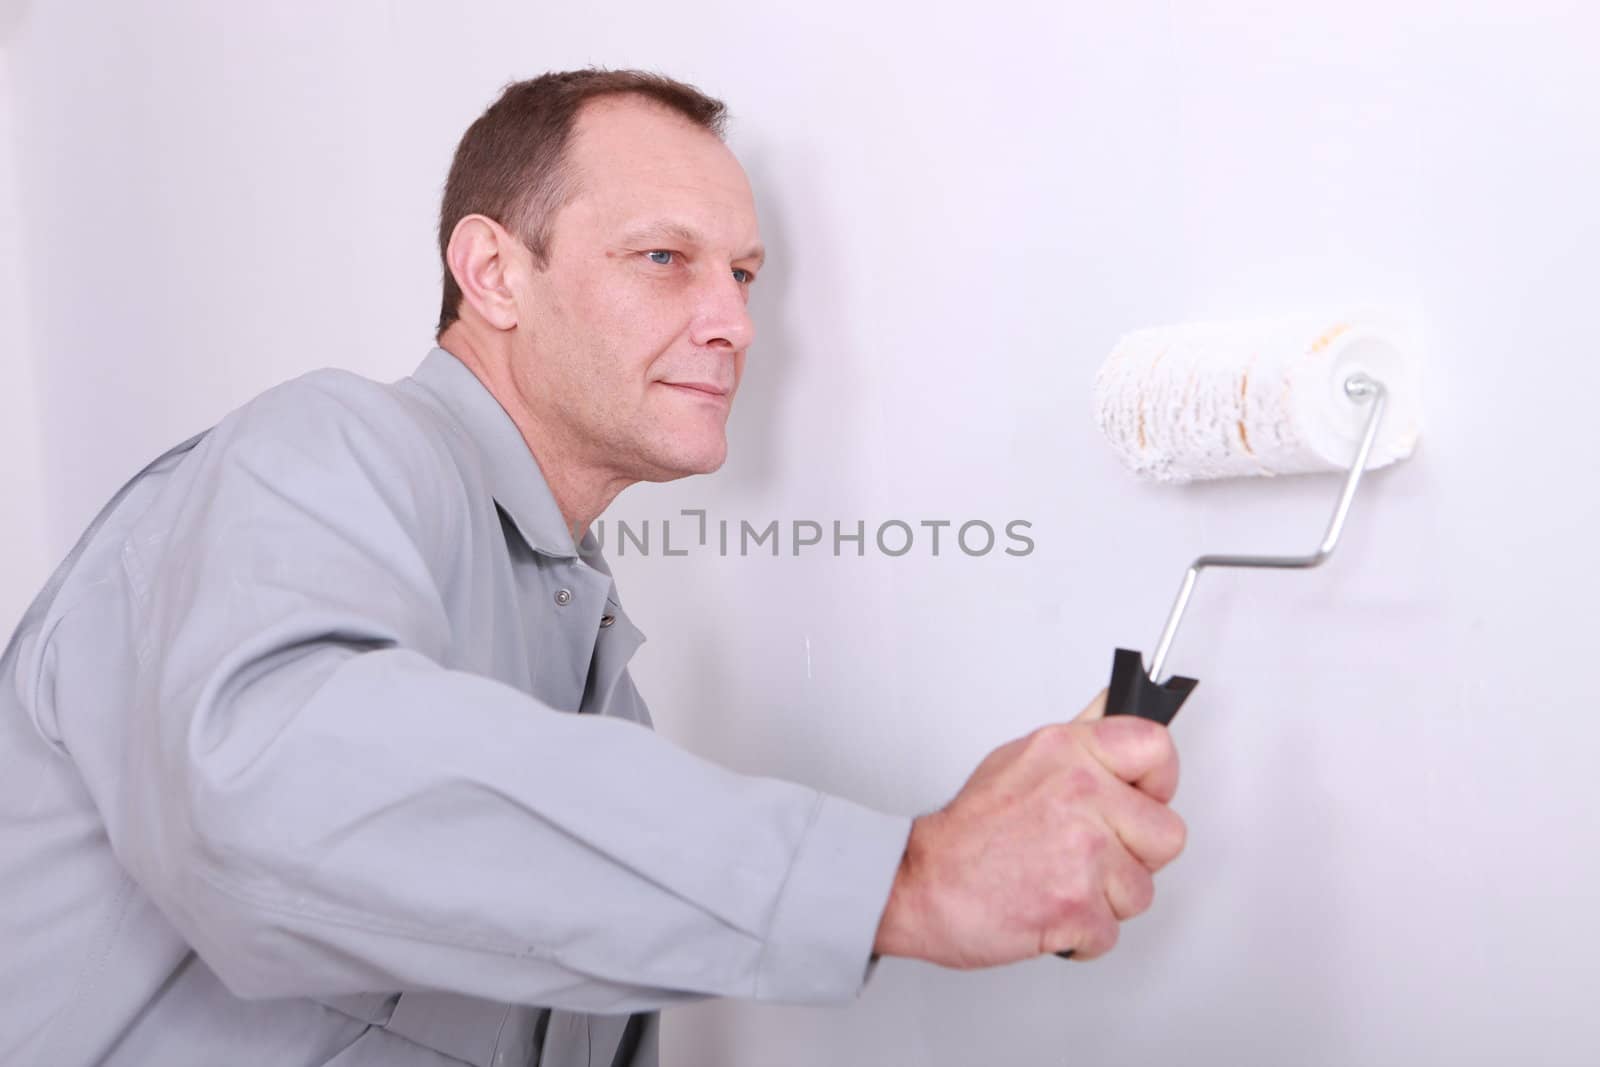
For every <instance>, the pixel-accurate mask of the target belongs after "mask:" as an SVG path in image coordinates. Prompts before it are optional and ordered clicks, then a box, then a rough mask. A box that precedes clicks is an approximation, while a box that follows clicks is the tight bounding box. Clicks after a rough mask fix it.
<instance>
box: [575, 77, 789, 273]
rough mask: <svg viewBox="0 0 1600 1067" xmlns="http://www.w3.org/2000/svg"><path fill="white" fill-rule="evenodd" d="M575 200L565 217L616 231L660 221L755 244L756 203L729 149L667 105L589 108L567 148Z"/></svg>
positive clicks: (633, 101) (600, 103) (629, 99)
mask: <svg viewBox="0 0 1600 1067" xmlns="http://www.w3.org/2000/svg"><path fill="white" fill-rule="evenodd" d="M567 164H568V166H569V167H571V168H572V172H573V173H572V176H573V178H574V179H576V183H577V195H576V196H575V197H574V198H573V200H572V202H571V203H570V205H569V209H570V210H569V211H568V212H566V214H569V215H571V216H573V219H572V221H574V222H577V223H578V224H579V225H581V226H584V227H586V228H590V229H598V230H607V231H615V230H621V229H627V228H632V227H636V226H638V225H640V224H643V223H650V222H653V221H656V220H657V219H660V218H674V219H678V220H680V221H682V222H685V223H687V224H689V225H691V226H693V227H695V228H696V229H698V230H699V231H700V232H701V233H704V234H706V235H707V236H708V237H709V238H710V239H712V240H715V241H718V242H727V243H728V244H730V245H731V244H736V243H745V242H750V241H753V240H755V239H756V238H757V236H758V235H757V225H756V211H755V198H754V195H753V194H752V192H751V190H750V181H749V179H748V178H747V177H746V176H745V173H744V168H743V167H741V166H740V165H739V161H738V160H737V159H736V158H735V157H734V155H733V152H732V151H731V150H729V148H728V146H727V145H725V144H723V143H722V141H721V140H720V139H718V138H717V136H716V135H715V134H713V133H711V132H710V131H708V130H703V129H701V128H700V127H698V126H696V125H695V124H694V123H692V122H690V121H689V120H688V119H686V118H684V117H682V116H681V115H678V114H676V113H674V112H672V111H671V110H669V109H667V108H666V107H665V106H663V105H660V104H656V103H655V102H653V101H649V100H645V99H642V98H639V97H633V96H618V97H602V98H600V99H598V100H591V101H589V102H587V103H586V104H584V106H583V108H582V110H581V111H580V112H579V113H578V117H577V120H576V122H575V123H574V125H573V131H572V138H571V140H570V141H569V142H568V145H567Z"/></svg>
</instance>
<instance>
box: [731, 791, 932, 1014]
mask: <svg viewBox="0 0 1600 1067" xmlns="http://www.w3.org/2000/svg"><path fill="white" fill-rule="evenodd" d="M910 836H911V817H910V816H906V815H887V814H885V813H883V812H881V811H874V810H873V809H871V808H867V807H863V806H862V805H860V804H856V803H854V802H852V801H849V800H845V799H844V798H842V797H836V796H829V795H828V794H825V793H824V794H821V795H820V797H819V799H818V802H817V808H816V814H815V816H814V817H813V818H812V820H811V827H810V829H808V830H807V831H806V835H805V837H804V838H802V839H801V842H800V848H799V850H798V852H796V854H795V857H794V864H793V866H792V867H790V869H789V877H788V879H787V880H786V881H785V882H784V886H783V890H782V892H781V893H780V894H779V896H778V903H777V907H776V908H775V909H774V912H773V916H772V924H771V927H770V928H769V929H768V931H767V942H766V945H765V947H764V949H763V951H762V955H761V965H760V967H759V969H758V971H757V973H756V988H755V996H756V998H757V999H760V1000H783V1001H801V1002H826V1001H844V1000H849V999H850V998H852V997H854V996H855V995H856V994H858V993H859V992H860V991H861V987H862V986H863V985H864V984H866V980H867V976H868V974H870V973H871V970H872V969H873V967H872V965H871V964H870V963H869V960H868V957H870V956H871V954H872V945H873V941H874V940H875V939H876V938H877V934H878V924H879V922H880V921H882V919H883V909H884V907H885V906H886V905H887V904H888V902H889V890H890V889H891V888H892V887H893V886H894V876H895V872H896V871H898V870H899V869H900V859H901V857H902V856H903V855H905V850H906V839H907V838H909V837H910Z"/></svg>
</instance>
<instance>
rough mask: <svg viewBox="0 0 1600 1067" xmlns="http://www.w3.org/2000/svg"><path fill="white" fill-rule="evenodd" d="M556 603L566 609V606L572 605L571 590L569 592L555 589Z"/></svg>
mask: <svg viewBox="0 0 1600 1067" xmlns="http://www.w3.org/2000/svg"><path fill="white" fill-rule="evenodd" d="M556 603H557V604H560V605H561V606H562V607H566V606H567V605H568V604H570V603H572V590H570V589H557V590H556Z"/></svg>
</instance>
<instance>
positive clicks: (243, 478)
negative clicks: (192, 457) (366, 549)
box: [193, 369, 462, 539]
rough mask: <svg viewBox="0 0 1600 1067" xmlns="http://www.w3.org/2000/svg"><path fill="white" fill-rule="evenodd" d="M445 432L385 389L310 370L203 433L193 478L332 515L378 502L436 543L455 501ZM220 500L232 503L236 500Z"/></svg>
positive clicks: (354, 377) (457, 480)
mask: <svg viewBox="0 0 1600 1067" xmlns="http://www.w3.org/2000/svg"><path fill="white" fill-rule="evenodd" d="M449 433H450V431H449V428H448V427H447V426H445V425H443V424H442V423H441V420H440V419H439V417H438V414H437V413H436V412H435V411H433V410H432V409H431V408H429V407H428V405H426V404H423V403H420V402H418V400H417V399H416V398H415V397H413V396H410V395H408V394H407V393H406V392H405V391H404V390H402V389H399V388H397V386H396V385H394V384H388V383H384V382H378V381H373V380H372V379H370V378H365V377H362V376H361V375H359V374H354V373H352V372H350V371H346V370H336V369H323V370H315V371H311V372H309V373H307V374H303V375H301V376H299V377H298V378H293V379H290V380H289V381H286V382H283V383H281V384H279V385H276V386H273V387H272V388H270V389H268V390H266V391H265V392H263V393H260V394H258V395H257V396H256V397H254V398H252V399H251V400H249V401H247V402H246V403H245V404H243V405H242V406H240V407H239V408H237V409H235V410H234V411H232V412H230V413H229V414H228V415H227V416H225V417H224V418H223V419H222V420H221V421H220V422H218V423H217V425H216V426H215V427H214V428H213V429H212V430H211V432H210V433H209V434H207V435H206V439H205V441H204V442H202V445H201V447H200V448H197V449H196V452H197V453H199V452H203V454H202V455H198V456H197V457H196V463H195V465H194V468H193V474H194V475H195V476H196V477H199V478H200V479H202V480H203V481H205V482H209V483H210V485H209V486H207V489H208V490H218V489H223V488H225V487H233V488H235V489H237V488H238V487H239V484H240V483H241V482H242V483H244V484H245V485H246V486H247V487H248V488H249V489H250V491H251V492H252V493H254V492H257V491H262V490H265V491H269V492H271V493H272V494H274V495H277V496H280V497H284V498H288V499H293V500H296V501H299V502H301V503H304V504H312V503H315V504H316V505H317V506H319V507H326V508H329V509H332V510H334V511H340V510H344V511H355V510H356V509H359V508H363V507H367V506H370V505H371V504H374V503H381V504H382V506H383V507H384V509H385V510H387V511H389V512H391V513H392V514H394V515H395V517H396V518H399V519H403V520H406V521H407V523H408V525H416V526H419V527H424V528H427V529H428V530H429V532H431V533H433V534H435V535H436V536H439V537H441V538H444V539H448V537H449V536H450V531H449V526H450V520H449V516H450V515H451V513H452V512H453V511H454V510H456V509H455V507H454V505H455V504H457V503H458V502H459V501H460V500H461V496H462V472H461V470H460V464H459V461H458V459H457V457H456V455H455V451H454V450H453V448H452V444H451V440H450V437H449ZM222 495H226V496H231V497H234V498H235V499H238V498H239V494H238V493H224V494H222Z"/></svg>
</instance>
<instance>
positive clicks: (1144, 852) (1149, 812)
mask: <svg viewBox="0 0 1600 1067" xmlns="http://www.w3.org/2000/svg"><path fill="white" fill-rule="evenodd" d="M1100 815H1101V818H1103V819H1104V820H1105V824H1106V826H1108V827H1109V828H1110V829H1111V832H1112V833H1114V834H1116V836H1117V840H1118V841H1120V842H1122V847H1123V848H1124V849H1126V850H1127V852H1128V854H1129V855H1130V856H1132V857H1133V858H1135V859H1137V860H1138V861H1139V862H1140V863H1141V864H1143V865H1144V867H1145V869H1146V870H1148V871H1151V872H1154V871H1159V870H1160V869H1161V868H1163V867H1165V866H1166V865H1167V864H1169V863H1171V862H1172V861H1173V860H1174V859H1176V858H1177V857H1178V854H1179V853H1180V852H1182V851H1183V846H1184V844H1185V843H1186V841H1187V840H1188V836H1189V831H1188V827H1187V826H1185V825H1184V821H1183V819H1182V818H1181V817H1180V816H1179V815H1178V813H1177V812H1175V811H1173V810H1172V809H1171V808H1169V807H1167V805H1166V804H1164V803H1162V802H1161V801H1159V800H1155V799H1153V798H1151V797H1149V796H1147V795H1146V794H1145V793H1144V792H1142V791H1141V790H1138V789H1133V788H1126V789H1118V790H1117V791H1116V795H1115V796H1114V797H1112V798H1111V799H1109V800H1108V801H1107V803H1106V804H1105V805H1104V806H1103V807H1102V808H1101V811H1100Z"/></svg>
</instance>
